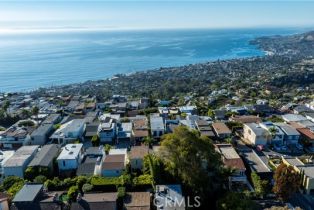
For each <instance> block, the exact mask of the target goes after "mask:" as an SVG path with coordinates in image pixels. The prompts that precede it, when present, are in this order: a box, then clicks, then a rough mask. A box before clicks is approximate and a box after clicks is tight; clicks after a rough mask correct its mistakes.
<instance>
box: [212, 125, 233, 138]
mask: <svg viewBox="0 0 314 210" xmlns="http://www.w3.org/2000/svg"><path fill="white" fill-rule="evenodd" d="M212 127H213V130H214V131H215V134H216V136H217V137H218V138H220V139H223V138H228V137H230V136H231V134H232V132H231V130H230V129H229V128H228V127H227V126H226V124H225V123H223V122H215V123H212Z"/></svg>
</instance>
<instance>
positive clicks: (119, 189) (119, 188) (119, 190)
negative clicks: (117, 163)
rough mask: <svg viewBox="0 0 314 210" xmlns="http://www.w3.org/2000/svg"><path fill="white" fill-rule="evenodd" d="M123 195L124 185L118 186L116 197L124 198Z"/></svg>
mask: <svg viewBox="0 0 314 210" xmlns="http://www.w3.org/2000/svg"><path fill="white" fill-rule="evenodd" d="M124 196H125V187H118V198H124Z"/></svg>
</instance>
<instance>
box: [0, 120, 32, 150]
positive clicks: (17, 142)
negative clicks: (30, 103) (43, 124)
mask: <svg viewBox="0 0 314 210" xmlns="http://www.w3.org/2000/svg"><path fill="white" fill-rule="evenodd" d="M26 121H29V122H32V123H33V124H34V125H33V126H24V125H23V123H24V122H26ZM35 126H36V122H35V121H32V120H20V121H18V122H17V123H15V124H14V125H12V126H11V127H9V128H8V129H7V130H5V131H4V132H3V133H1V135H0V143H1V144H2V145H3V148H6V149H17V148H20V147H21V146H23V145H28V144H29V143H30V140H31V136H30V134H31V133H32V132H33V131H34V129H35Z"/></svg>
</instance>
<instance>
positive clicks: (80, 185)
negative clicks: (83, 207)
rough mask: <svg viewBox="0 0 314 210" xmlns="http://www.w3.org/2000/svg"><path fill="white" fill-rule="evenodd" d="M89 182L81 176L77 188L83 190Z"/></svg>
mask: <svg viewBox="0 0 314 210" xmlns="http://www.w3.org/2000/svg"><path fill="white" fill-rule="evenodd" d="M86 182H87V178H86V177H85V176H79V177H78V178H77V181H76V186H77V187H78V188H79V189H80V190H82V187H83V185H84V184H85V183H86Z"/></svg>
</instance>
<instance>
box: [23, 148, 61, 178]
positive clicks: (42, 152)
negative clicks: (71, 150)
mask: <svg viewBox="0 0 314 210" xmlns="http://www.w3.org/2000/svg"><path fill="white" fill-rule="evenodd" d="M58 154H59V146H58V145H56V144H48V145H45V146H43V147H42V148H40V149H39V151H38V152H37V153H36V155H35V156H34V158H33V160H32V161H31V162H30V163H29V164H28V167H33V168H47V169H48V171H49V172H50V173H52V172H53V169H54V167H53V161H54V159H55V158H56V157H57V156H58Z"/></svg>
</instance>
